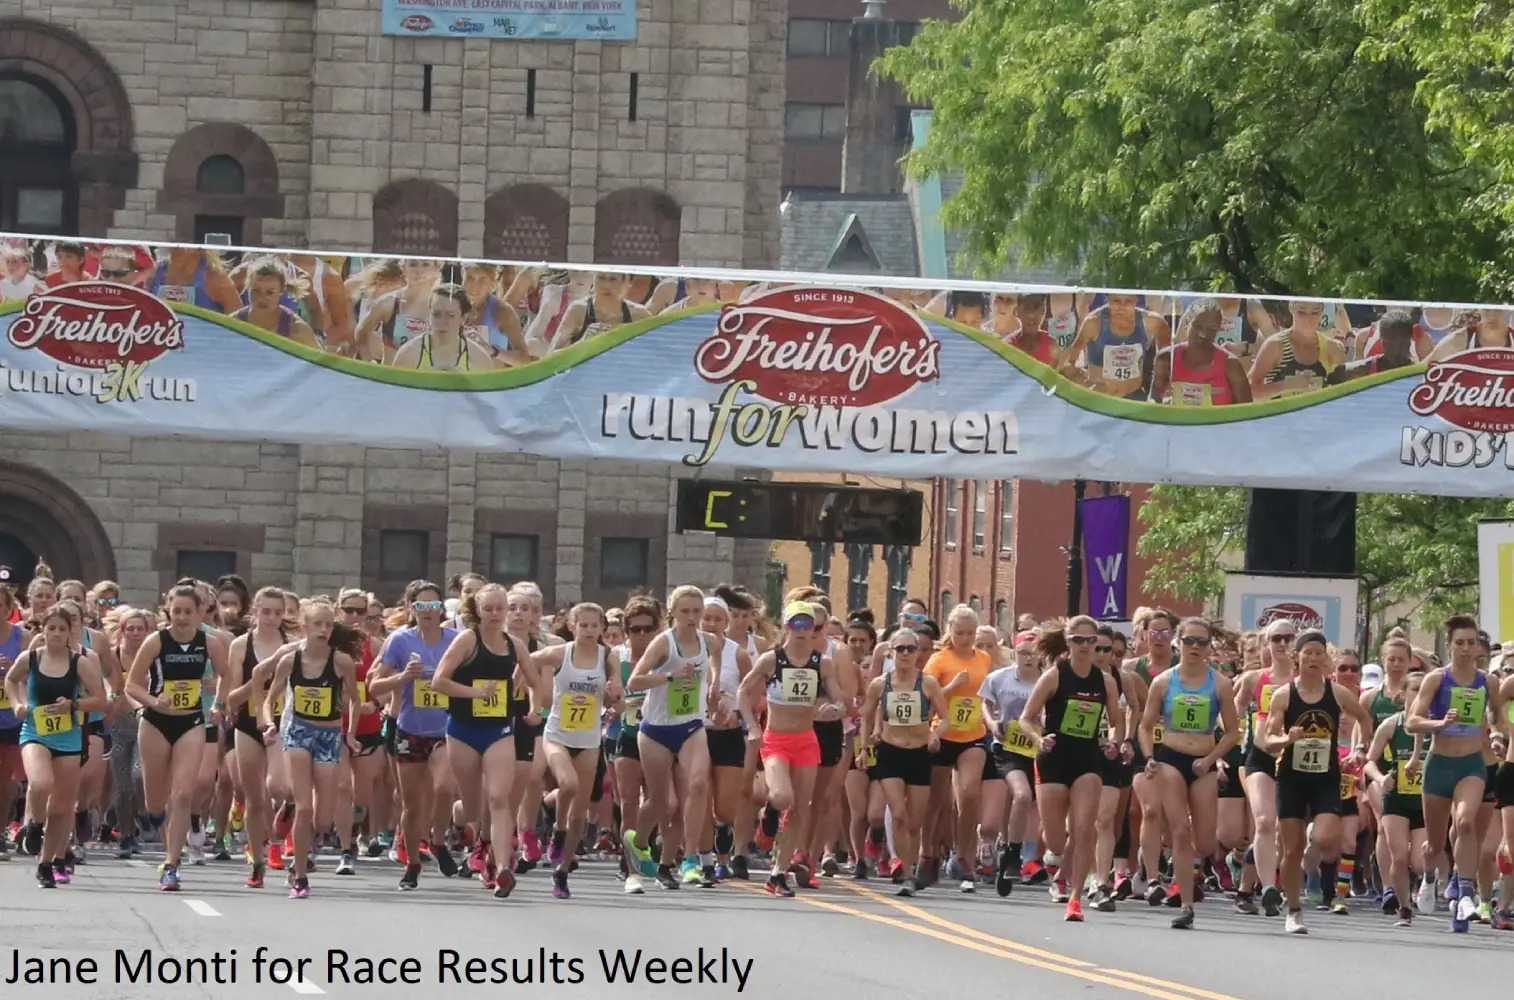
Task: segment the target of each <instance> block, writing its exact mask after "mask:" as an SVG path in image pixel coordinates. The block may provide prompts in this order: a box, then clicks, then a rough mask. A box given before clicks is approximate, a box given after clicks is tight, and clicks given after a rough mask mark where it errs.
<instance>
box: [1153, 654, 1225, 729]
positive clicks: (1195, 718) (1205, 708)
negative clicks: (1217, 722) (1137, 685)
mask: <svg viewBox="0 0 1514 1000" xmlns="http://www.w3.org/2000/svg"><path fill="white" fill-rule="evenodd" d="M1218 708H1219V699H1218V697H1217V696H1216V690H1215V681H1214V668H1213V667H1210V668H1209V672H1208V673H1207V674H1205V675H1204V683H1202V684H1200V685H1199V686H1198V687H1193V688H1191V687H1188V686H1187V685H1185V684H1184V683H1183V681H1182V678H1181V677H1179V676H1178V670H1177V668H1176V667H1174V668H1172V669H1171V670H1170V671H1168V674H1167V693H1166V694H1165V695H1163V697H1162V730H1163V731H1164V732H1167V731H1171V732H1175V733H1193V734H1195V735H1198V734H1202V733H1213V732H1214V719H1215V716H1216V715H1217V714H1218Z"/></svg>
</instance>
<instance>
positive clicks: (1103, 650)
mask: <svg viewBox="0 0 1514 1000" xmlns="http://www.w3.org/2000/svg"><path fill="white" fill-rule="evenodd" d="M1093 651H1094V652H1095V653H1113V652H1114V647H1113V646H1095V647H1093Z"/></svg>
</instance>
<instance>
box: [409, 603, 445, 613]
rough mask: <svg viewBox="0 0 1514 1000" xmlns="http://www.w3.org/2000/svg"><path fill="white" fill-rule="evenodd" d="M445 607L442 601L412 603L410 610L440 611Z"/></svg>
mask: <svg viewBox="0 0 1514 1000" xmlns="http://www.w3.org/2000/svg"><path fill="white" fill-rule="evenodd" d="M443 606H444V605H443V604H442V602H441V601H412V602H410V609H411V610H412V611H440V610H441V609H442V608H443Z"/></svg>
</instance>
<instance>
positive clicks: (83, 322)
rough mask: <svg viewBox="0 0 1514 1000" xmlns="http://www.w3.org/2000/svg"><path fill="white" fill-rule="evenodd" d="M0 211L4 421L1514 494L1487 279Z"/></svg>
mask: <svg viewBox="0 0 1514 1000" xmlns="http://www.w3.org/2000/svg"><path fill="white" fill-rule="evenodd" d="M0 242H6V243H9V244H10V245H11V246H12V248H13V249H12V251H11V252H10V254H9V257H8V260H9V261H10V265H9V269H8V270H7V273H6V276H5V280H4V281H3V282H0V425H4V426H7V427H12V428H19V429H29V430H42V431H58V430H95V431H105V432H110V433H116V434H141V435H183V436H190V437H206V438H222V439H242V438H247V437H259V438H269V439H273V440H283V441H290V442H307V443H351V444H368V445H375V446H390V447H415V448H419V447H442V446H452V447H467V448H481V449H491V450H497V451H515V452H529V453H532V454H538V455H544V456H548V457H558V458H594V457H613V458H619V459H633V460H638V461H666V462H673V463H677V464H681V465H683V466H685V467H687V468H691V469H693V468H700V467H703V466H706V465H710V464H717V465H722V466H728V467H729V466H736V467H756V468H763V469H772V470H784V471H809V472H827V473H830V472H835V471H841V470H845V471H854V472H866V473H868V474H872V475H879V476H897V477H901V478H906V479H924V478H932V477H937V476H941V477H953V478H970V479H1013V478H1032V479H1043V480H1060V479H1072V478H1085V479H1091V480H1100V481H1119V482H1179V483H1193V484H1212V485H1226V486H1269V487H1279V488H1299V489H1334V490H1360V491H1369V492H1395V493H1403V492H1419V493H1429V494H1444V495H1461V496H1503V497H1507V496H1514V474H1511V469H1514V448H1511V447H1510V444H1511V442H1510V440H1509V431H1510V430H1511V429H1514V347H1510V346H1508V343H1509V338H1510V334H1509V329H1508V314H1507V313H1506V312H1504V311H1503V310H1502V309H1493V308H1486V309H1482V310H1480V311H1474V312H1465V311H1463V312H1456V313H1454V314H1453V312H1452V310H1450V309H1442V308H1440V307H1434V306H1428V307H1425V308H1424V309H1417V310H1414V311H1412V312H1402V311H1397V310H1395V311H1389V312H1386V313H1384V314H1383V315H1382V316H1381V317H1380V319H1379V320H1377V321H1372V319H1371V317H1372V313H1371V311H1370V309H1369V311H1368V313H1367V319H1368V321H1369V325H1368V326H1365V327H1362V328H1360V329H1357V328H1355V327H1353V326H1352V325H1351V321H1350V320H1349V319H1348V309H1347V308H1345V307H1342V308H1338V309H1337V310H1336V311H1335V315H1336V317H1337V320H1336V322H1337V324H1338V329H1335V330H1333V331H1328V332H1327V330H1326V329H1324V328H1321V323H1322V322H1323V321H1322V315H1325V314H1324V311H1323V310H1322V309H1321V308H1320V304H1319V303H1318V302H1317V301H1304V300H1295V301H1294V302H1292V303H1282V304H1279V303H1276V302H1270V301H1269V302H1257V301H1250V302H1248V301H1246V300H1242V299H1222V300H1213V299H1199V300H1196V301H1193V300H1190V298H1189V297H1187V296H1183V295H1179V294H1177V293H1174V294H1172V295H1168V296H1156V295H1138V294H1136V293H1122V292H1117V291H1115V292H1108V293H1097V294H1095V293H1092V292H1089V291H1086V290H1077V289H1067V290H1052V293H1051V294H1049V295H1048V294H1044V291H1045V290H1041V291H1037V292H1030V291H1017V290H1015V289H1013V288H1010V287H1005V288H1002V289H999V290H996V291H994V292H992V293H987V294H986V293H984V292H978V291H974V292H965V291H952V292H946V291H942V290H940V289H936V288H933V287H929V286H925V285H918V284H917V285H913V286H908V287H894V288H876V287H875V288H867V287H847V282H849V281H858V280H859V279H856V278H850V279H847V278H840V277H837V278H834V279H814V280H825V281H826V282H827V283H825V284H807V283H803V282H801V281H797V280H792V281H784V280H777V278H778V276H775V275H772V274H754V273H743V272H694V271H685V272H680V271H677V270H672V269H670V270H669V271H667V272H665V273H661V274H659V275H657V276H652V275H647V274H635V275H632V274H622V273H610V272H599V273H596V272H593V271H589V270H576V269H572V268H566V267H536V266H528V265H517V264H498V263H490V262H482V261H463V260H435V259H420V258H416V259H404V260H401V259H395V258H383V257H372V256H350V257H349V256H341V255H315V254H308V253H302V252H298V251H289V252H272V251H220V250H216V249H211V248H201V247H186V246H182V245H175V246H172V247H169V246H150V245H117V244H90V245H88V246H85V245H82V244H78V243H70V242H66V241H64V242H54V241H51V240H48V241H42V240H30V239H29V238H6V237H3V236H0ZM806 277H810V278H812V279H813V278H814V276H806ZM861 280H865V279H861ZM894 284H899V283H898V282H895V283H894ZM1351 308H1352V309H1355V308H1356V307H1351ZM1227 310H1235V311H1236V312H1235V313H1234V315H1232V314H1231V313H1230V312H1227ZM1290 310H1291V322H1292V323H1293V324H1294V326H1292V327H1281V326H1280V325H1279V324H1281V323H1282V322H1283V317H1285V316H1289V315H1290ZM947 313H950V314H951V316H950V317H948V316H947V315H946V314H947ZM1232 320H1233V322H1232ZM1269 324H1271V326H1269ZM1268 329H1273V332H1271V333H1268V332H1267V331H1268ZM1056 330H1067V331H1071V333H1069V335H1068V336H1067V337H1066V338H1065V339H1066V343H1065V344H1064V345H1063V346H1061V347H1060V348H1059V347H1058V346H1057V345H1058V344H1059V343H1060V341H1059V339H1058V335H1054V333H1053V331H1056ZM1248 331H1249V332H1248ZM1426 331H1430V332H1426ZM1436 331H1438V332H1436ZM1490 335H1491V336H1492V337H1493V338H1494V339H1495V340H1497V339H1502V341H1503V342H1504V344H1505V346H1501V347H1499V346H1487V343H1488V341H1487V338H1488V336H1490ZM1248 337H1249V338H1250V339H1249V340H1248V339H1246V338H1248ZM1300 337H1303V338H1307V351H1308V352H1313V353H1312V354H1310V353H1307V352H1306V345H1305V342H1304V341H1303V340H1298V339H1297V338H1300ZM1437 337H1438V338H1439V339H1436V338H1437ZM1420 339H1423V340H1424V341H1425V343H1424V345H1423V347H1420V348H1415V347H1413V344H1415V343H1418V342H1419V340H1420ZM1289 345H1292V346H1293V348H1294V350H1293V351H1292V352H1291V353H1289V352H1288V351H1287V348H1288V346H1289ZM1467 345H1474V346H1471V347H1470V349H1469V348H1468V346H1467ZM1477 345H1481V346H1477ZM1374 351H1375V352H1374ZM1357 354H1360V355H1361V358H1360V359H1359V360H1352V359H1353V358H1354V357H1355V355H1357ZM1311 356H1312V357H1315V358H1316V359H1317V360H1316V361H1313V362H1308V361H1307V360H1306V359H1307V358H1309V357H1311ZM1426 356H1428V358H1429V361H1428V363H1426V362H1424V361H1415V360H1413V358H1414V357H1426ZM1342 358H1345V359H1346V360H1342ZM1248 369H1249V370H1248ZM1321 372H1325V373H1326V374H1325V375H1324V376H1323V377H1321V375H1320V373H1321ZM1253 394H1254V395H1253ZM1263 397H1266V398H1263ZM1253 398H1255V399H1257V400H1258V401H1245V400H1251V399H1253ZM1190 404H1192V405H1190ZM1091 589H1092V588H1091Z"/></svg>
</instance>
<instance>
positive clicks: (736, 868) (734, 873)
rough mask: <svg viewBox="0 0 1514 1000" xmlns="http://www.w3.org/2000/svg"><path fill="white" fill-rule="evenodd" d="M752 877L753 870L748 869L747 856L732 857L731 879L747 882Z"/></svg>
mask: <svg viewBox="0 0 1514 1000" xmlns="http://www.w3.org/2000/svg"><path fill="white" fill-rule="evenodd" d="M751 877H752V872H751V869H750V868H748V867H747V859H746V855H745V854H733V855H731V878H734V879H740V880H741V881H743V882H745V881H747V880H749V879H750V878H751Z"/></svg>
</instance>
